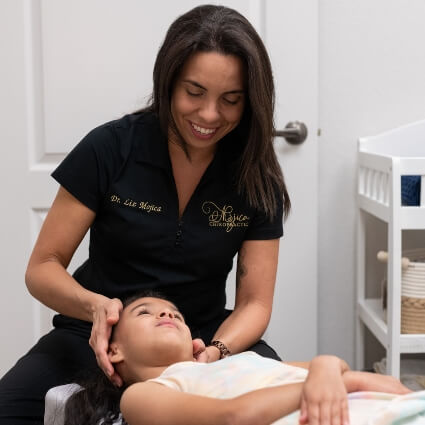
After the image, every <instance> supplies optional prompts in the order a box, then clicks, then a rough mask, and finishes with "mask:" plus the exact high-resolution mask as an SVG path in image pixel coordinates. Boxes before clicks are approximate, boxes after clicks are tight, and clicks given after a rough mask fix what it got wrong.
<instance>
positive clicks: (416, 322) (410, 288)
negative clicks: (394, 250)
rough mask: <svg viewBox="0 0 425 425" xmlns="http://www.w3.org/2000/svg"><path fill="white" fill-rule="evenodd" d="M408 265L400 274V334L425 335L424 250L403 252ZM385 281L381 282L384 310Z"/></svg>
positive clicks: (385, 302) (384, 306)
mask: <svg viewBox="0 0 425 425" xmlns="http://www.w3.org/2000/svg"><path fill="white" fill-rule="evenodd" d="M403 257H406V258H408V259H409V260H410V261H409V265H408V266H407V267H405V268H403V270H402V273H401V333H402V334H425V249H415V250H405V251H403ZM386 283H387V282H386V279H384V280H383V285H382V295H383V308H384V310H386V307H387V306H386V304H387V300H386V295H387V288H386V286H387V285H386Z"/></svg>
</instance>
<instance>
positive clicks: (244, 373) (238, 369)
mask: <svg viewBox="0 0 425 425" xmlns="http://www.w3.org/2000/svg"><path fill="white" fill-rule="evenodd" d="M124 304H125V308H124V310H123V312H122V317H121V319H120V321H119V322H118V324H117V325H116V327H115V328H114V331H113V334H112V337H111V341H110V346H109V351H108V355H109V358H110V360H111V362H112V363H114V365H115V367H116V368H117V370H118V371H119V373H120V375H121V376H122V377H123V379H124V381H125V383H126V386H127V388H126V389H125V390H124V391H123V389H119V388H115V390H113V389H112V385H111V384H110V383H109V382H108V381H107V380H106V379H104V380H103V381H102V380H100V381H93V380H92V381H89V382H90V385H89V387H87V388H86V389H85V390H83V391H80V392H78V393H76V394H74V395H73V396H72V397H71V398H70V399H69V400H68V402H67V404H66V408H65V418H66V419H65V425H80V424H82V423H84V424H88V425H90V424H98V423H100V422H102V423H104V424H105V425H106V424H108V423H113V421H114V420H117V419H118V417H119V404H120V405H121V410H122V414H123V416H124V418H125V419H126V420H127V422H128V423H129V424H130V425H143V424H151V423H155V424H157V425H160V424H171V423H172V424H176V425H178V424H184V425H190V424H192V423H193V424H196V425H202V424H205V425H207V424H214V425H215V424H222V425H225V424H255V425H261V424H270V423H272V422H273V423H274V421H277V420H278V419H279V418H282V417H283V416H285V415H288V414H289V413H291V412H293V411H295V410H296V409H298V408H299V407H300V406H302V412H301V415H300V417H299V418H300V421H301V422H302V423H306V422H308V423H309V424H311V425H316V424H321V425H326V424H332V425H342V424H347V423H348V422H349V412H348V403H347V391H348V392H353V391H360V390H363V391H371V390H374V391H380V392H387V393H394V394H408V393H410V391H409V390H408V389H407V388H406V387H404V386H403V385H402V384H401V383H400V382H399V381H398V380H396V379H394V378H392V377H389V376H383V375H377V374H370V373H365V372H355V371H350V370H348V367H347V365H346V364H345V362H343V361H341V360H340V359H338V358H336V357H333V356H319V357H316V358H315V359H313V361H312V362H310V364H308V363H304V364H300V363H298V364H296V365H295V364H283V363H281V362H278V361H276V360H272V359H266V358H262V357H260V356H258V355H257V354H256V353H252V352H247V353H240V354H238V355H233V356H230V357H227V358H225V359H224V360H220V361H217V362H213V363H209V364H207V363H199V362H196V354H195V353H196V350H197V344H196V343H194V341H192V338H191V334H190V330H189V328H188V327H187V325H186V323H185V320H184V318H183V315H182V314H181V313H180V312H179V310H178V309H177V308H176V306H175V305H174V304H172V303H170V302H169V301H167V300H166V299H164V298H158V295H157V294H140V295H136V296H134V297H131V298H129V299H128V300H126V301H125V302H124ZM140 335H143V336H144V337H143V338H140ZM300 366H301V367H300ZM304 368H306V369H308V371H307V370H306V369H304ZM102 382H103V383H104V384H105V383H106V385H102ZM158 384H159V385H158ZM122 393H123V395H122ZM121 395H122V397H121ZM311 395H314V396H315V397H314V398H313V397H311ZM307 398H310V399H311V400H314V401H311V402H309V403H307V402H306V399H307ZM369 398H370V397H369ZM392 398H394V397H393V396H389V397H388V396H386V397H382V396H381V403H378V404H379V407H383V406H385V405H386V404H388V400H390V399H392ZM120 399H121V400H120ZM378 400H379V399H378ZM369 401H370V400H369ZM422 406H423V408H424V409H425V400H424V402H423V403H422ZM353 407H354V406H353V403H351V405H350V409H351V410H352V408H353ZM375 408H376V402H375V404H373V403H372V402H370V403H369V404H366V405H364V406H363V410H365V409H366V410H365V411H364V412H363V416H364V417H366V418H369V419H371V418H372V417H373V410H374V409H375ZM350 414H351V419H354V418H357V417H358V415H357V416H356V414H355V412H353V411H350ZM108 421H109V422H108ZM279 423H280V422H279ZM355 424H356V422H355V421H354V425H355Z"/></svg>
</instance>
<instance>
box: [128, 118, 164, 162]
mask: <svg viewBox="0 0 425 425" xmlns="http://www.w3.org/2000/svg"><path fill="white" fill-rule="evenodd" d="M138 125H139V128H143V131H137V133H136V137H137V138H138V141H137V142H138V143H137V144H138V147H137V153H136V161H137V162H144V163H148V164H152V165H155V166H157V167H161V168H164V169H167V170H171V163H170V157H169V154H168V143H167V138H166V137H165V136H164V134H163V132H162V131H161V127H160V125H159V120H158V118H157V117H156V116H155V115H154V114H152V113H144V114H143V115H142V116H141V117H140V119H139V122H138Z"/></svg>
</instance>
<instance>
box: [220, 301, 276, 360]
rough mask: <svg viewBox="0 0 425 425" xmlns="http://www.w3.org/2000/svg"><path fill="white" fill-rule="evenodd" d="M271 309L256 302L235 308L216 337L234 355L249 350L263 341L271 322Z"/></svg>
mask: <svg viewBox="0 0 425 425" xmlns="http://www.w3.org/2000/svg"><path fill="white" fill-rule="evenodd" d="M270 314H271V309H270V308H268V307H266V306H263V305H261V304H257V303H255V302H252V303H246V304H244V305H240V306H238V307H236V308H235V310H234V311H233V312H232V314H230V316H229V317H228V318H227V319H226V320H225V321H224V322H223V323H222V324H221V326H220V327H219V328H218V330H217V332H216V333H215V335H214V339H215V340H219V341H222V342H223V343H225V344H226V345H227V347H228V348H229V349H230V351H231V352H232V354H235V353H240V352H241V351H244V350H246V349H248V348H249V347H250V346H252V345H253V344H255V343H256V342H257V341H258V340H259V339H261V337H262V335H263V334H264V332H265V330H266V328H267V325H268V323H269V320H270Z"/></svg>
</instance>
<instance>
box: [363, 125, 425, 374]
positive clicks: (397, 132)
mask: <svg viewBox="0 0 425 425" xmlns="http://www.w3.org/2000/svg"><path fill="white" fill-rule="evenodd" d="M358 147H359V153H358V167H359V169H358V195H357V197H358V206H359V213H358V229H357V320H356V363H357V364H356V367H357V368H359V369H361V368H363V367H364V327H365V326H366V327H367V328H368V329H369V330H370V331H371V332H372V334H373V335H374V336H375V337H376V338H377V339H378V340H379V341H380V343H381V344H382V345H383V346H384V347H385V349H386V353H387V374H390V375H393V376H395V377H397V378H398V377H399V375H400V354H402V353H424V352H425V334H414V335H413V334H401V333H400V316H401V256H402V254H401V237H402V231H403V230H405V229H425V120H424V121H419V122H416V123H413V124H409V125H406V126H403V127H399V128H396V129H394V130H391V131H388V132H385V133H382V134H379V135H377V136H373V137H364V138H360V139H359V146H358ZM405 175H421V176H422V178H421V188H422V190H421V201H420V206H418V207H411V206H409V207H406V206H402V205H401V176H405ZM366 214H371V215H373V216H375V217H377V218H379V219H380V220H382V221H384V222H386V223H387V224H388V249H387V250H388V272H387V293H388V299H387V321H385V316H384V311H383V308H382V302H381V299H375V298H366V296H365V294H366V291H365V275H366V273H365V271H366V270H365V252H366V243H367V235H366V226H365V218H366ZM368 236H370V235H368ZM424 247H425V240H424Z"/></svg>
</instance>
